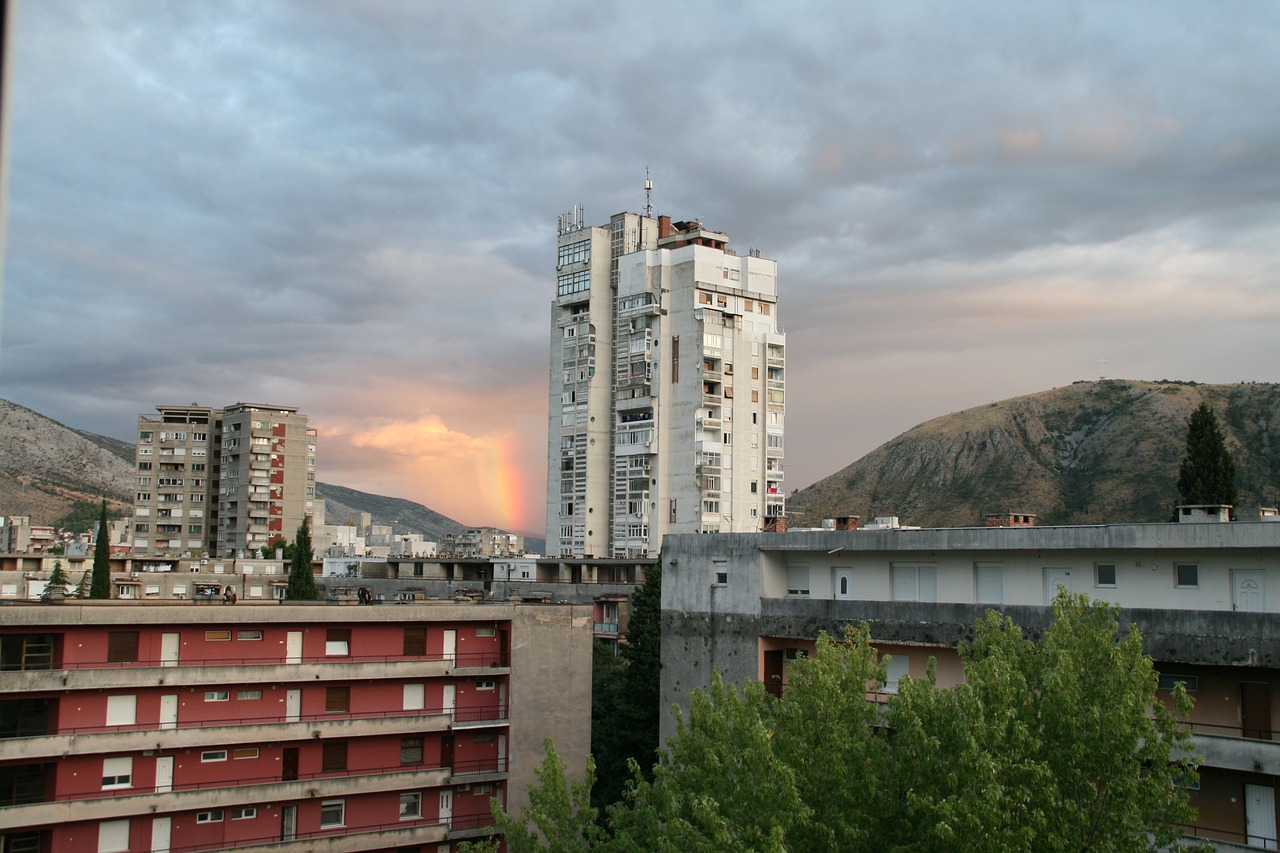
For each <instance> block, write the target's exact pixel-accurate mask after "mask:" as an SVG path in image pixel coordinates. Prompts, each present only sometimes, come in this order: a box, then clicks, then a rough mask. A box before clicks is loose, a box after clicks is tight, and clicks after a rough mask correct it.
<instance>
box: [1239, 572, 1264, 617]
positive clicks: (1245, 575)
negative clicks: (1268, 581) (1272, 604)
mask: <svg viewBox="0 0 1280 853" xmlns="http://www.w3.org/2000/svg"><path fill="white" fill-rule="evenodd" d="M1264 584H1265V581H1264V580H1263V574H1262V572H1260V571H1254V570H1249V571H1244V570H1233V571H1232V572H1231V605H1232V606H1233V607H1234V608H1235V609H1236V610H1243V611H1246V612H1249V613H1265V612H1266V610H1267V589H1266V586H1264Z"/></svg>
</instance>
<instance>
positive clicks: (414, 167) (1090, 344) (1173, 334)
mask: <svg viewBox="0 0 1280 853" xmlns="http://www.w3.org/2000/svg"><path fill="white" fill-rule="evenodd" d="M16 51H17V52H16V68H15V78H14V85H13V112H12V123H13V125H12V128H13V129H12V133H13V136H12V139H11V174H10V178H11V187H10V195H9V241H8V257H7V262H6V270H5V277H6V283H5V291H4V300H5V304H4V312H3V318H4V320H3V322H4V326H3V338H2V339H0V346H2V350H0V396H3V397H5V398H7V399H10V400H13V401H14V402H17V403H20V404H22V405H25V406H29V407H31V408H33V409H36V410H37V411H39V412H41V413H43V414H46V415H48V416H50V417H53V418H55V419H57V420H60V421H62V422H64V423H66V424H68V425H70V426H75V427H79V428H83V429H89V430H93V431H96V432H101V433H105V434H108V435H113V436H116V437H118V438H122V439H126V440H133V438H134V437H135V436H134V432H135V426H136V416H137V414H138V413H139V412H150V411H153V409H154V406H155V405H156V404H159V403H174V404H186V403H190V402H199V403H201V404H206V405H226V404H230V403H234V402H237V401H251V402H272V403H282V404H286V405H294V406H298V407H299V408H301V409H302V410H303V411H304V412H306V413H307V414H308V415H310V417H311V420H312V424H313V425H314V426H316V427H317V428H318V429H319V431H320V453H319V470H320V479H322V480H324V481H326V482H331V483H337V484H341V485H345V486H350V487H353V488H358V489H363V490H367V491H372V492H377V493H380V494H387V495H394V496H399V497H406V498H410V499H413V500H416V501H419V502H421V503H424V504H426V505H427V506H429V507H431V508H432V509H435V510H437V511H439V512H442V513H444V514H446V515H449V516H451V517H453V518H455V519H457V520H459V521H461V522H463V523H466V524H473V525H480V524H494V525H498V526H503V527H507V528H514V529H520V530H526V531H531V532H533V533H535V534H540V533H541V532H542V528H543V525H544V516H543V495H544V482H545V478H546V472H545V465H546V461H545V460H546V450H545V442H546V422H545V418H546V408H547V394H548V389H547V364H548V339H549V316H550V307H549V306H550V301H551V299H552V297H553V295H554V290H555V270H554V265H555V256H556V254H555V226H556V217H557V215H558V214H560V213H562V212H564V211H566V210H568V209H569V208H571V207H572V206H573V205H574V204H582V205H584V206H585V209H586V218H587V220H588V222H591V223H596V224H600V223H604V222H605V221H607V219H608V217H609V215H610V214H613V213H616V212H619V211H623V210H629V211H640V210H642V209H643V207H644V193H643V182H644V178H645V169H646V167H647V168H648V169H649V170H650V174H651V177H652V179H653V182H654V185H655V190H654V196H653V199H654V209H655V212H658V213H666V214H670V215H672V216H673V217H675V218H677V219H686V218H694V217H696V218H700V219H701V220H702V222H703V223H704V224H706V225H707V226H709V227H711V228H714V229H716V230H720V231H726V232H728V234H729V235H730V239H731V245H732V246H734V247H736V248H737V249H738V250H739V251H740V252H744V253H745V252H746V250H747V249H748V248H756V249H759V250H760V251H761V253H762V254H763V255H764V256H765V257H769V258H775V259H776V260H777V261H778V275H779V290H780V307H779V312H778V314H779V319H780V321H781V323H782V325H783V327H784V329H785V331H786V332H787V336H788V352H787V387H788V396H787V448H788V449H787V456H786V466H787V481H786V486H787V488H788V489H792V488H798V487H803V486H806V485H808V484H810V483H811V482H813V481H814V480H816V479H819V478H821V477H823V476H825V475H827V474H830V473H833V472H835V471H836V470H838V469H840V468H841V467H843V466H845V465H846V464H848V463H850V462H852V461H853V460H855V459H856V458H858V457H859V456H861V455H862V454H864V453H866V452H868V451H870V450H871V449H873V448H874V447H876V446H877V445H879V444H881V443H883V442H884V441H887V440H888V439H890V438H892V437H893V436H895V435H897V434H898V433H900V432H902V431H903V430H906V429H908V428H910V427H912V426H914V425H915V424H917V423H920V422H922V421H925V420H928V419H929V418H932V417H935V416H938V415H942V414H946V413H948V412H950V411H956V410H959V409H963V408H968V407H970V406H975V405H980V404H983V403H987V402H990V401H993V400H998V399H1003V398H1006V397H1010V396H1015V395H1018V394H1025V393H1031V392H1035V391H1040V390H1044V389H1047V388H1051V387H1054V386H1059V385H1065V384H1068V383H1071V382H1073V381H1076V380H1081V379H1095V378H1097V377H1098V376H1099V375H1100V373H1103V372H1105V374H1106V375H1107V376H1108V377H1115V378H1130V379H1182V380H1195V381H1199V382H1237V381H1248V380H1256V381H1269V382H1274V381H1278V380H1280V287H1278V286H1277V280H1278V279H1280V272H1278V271H1277V270H1278V269H1280V266H1278V265H1277V252H1278V251H1280V95H1277V83H1278V82H1280V3H1275V2H1256V3H1232V2H1215V3H1207V2H1184V3H1179V2H1168V0H1159V2H1113V0H1107V1H1106V2H1097V3H1072V2H1055V3H1026V2H1007V3H996V2H985V3H977V2H972V3H964V2H942V1H941V0H939V2H932V3H913V2H903V1H902V0H894V2H882V3H867V2H849V0H839V2H830V3H819V2H754V3H753V2H747V3H729V2H722V3H711V2H688V0H685V2H680V3H666V2H652V0H650V2H643V3H613V2H600V0H589V1H588V0H555V2H541V0H521V2H515V0H512V2H429V0H345V2H337V0H294V2H287V0H240V1H239V2H237V0H216V2H215V0H208V1H207V2H199V0H184V2H163V1H162V0H23V2H22V3H21V6H20V8H19V17H18V30H17V40H16ZM1104 358H1105V360H1106V361H1105V366H1104V365H1103V364H1102V363H1101V362H1100V359H1104Z"/></svg>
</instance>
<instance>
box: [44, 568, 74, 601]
mask: <svg viewBox="0 0 1280 853" xmlns="http://www.w3.org/2000/svg"><path fill="white" fill-rule="evenodd" d="M69 583H71V579H70V578H68V577H67V573H66V572H65V571H63V569H62V561H61V560H54V561H53V571H52V572H51V573H50V574H49V582H48V583H46V584H45V586H44V597H45V598H66V596H67V584H69Z"/></svg>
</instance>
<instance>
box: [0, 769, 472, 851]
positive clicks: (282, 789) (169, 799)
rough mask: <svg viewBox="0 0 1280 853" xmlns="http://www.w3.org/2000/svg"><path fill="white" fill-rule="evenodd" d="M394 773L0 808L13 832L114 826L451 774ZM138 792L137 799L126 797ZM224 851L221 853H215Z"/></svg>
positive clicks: (418, 784)
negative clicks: (141, 817)
mask: <svg viewBox="0 0 1280 853" xmlns="http://www.w3.org/2000/svg"><path fill="white" fill-rule="evenodd" d="M387 770H388V771H390V772H372V773H364V772H357V773H353V774H348V773H347V772H342V773H340V774H337V775H332V776H322V775H316V776H312V777H309V778H304V777H299V778H298V779H294V780H290V781H282V780H280V778H279V777H278V776H277V777H273V778H269V779H267V778H260V779H242V780H237V781H235V782H232V783H225V782H199V783H195V784H193V785H192V786H190V787H186V786H183V785H179V784H174V785H173V788H172V790H164V791H157V790H155V789H152V790H149V791H143V790H139V789H136V788H135V789H125V790H124V791H122V790H113V791H103V792H101V796H99V797H96V798H93V797H85V796H84V795H82V794H76V795H75V796H74V797H68V798H67V799H55V800H52V801H50V802H43V803H29V804H24V805H16V806H9V807H0V820H3V822H4V823H6V824H7V825H9V826H51V825H53V824H55V823H70V822H73V821H86V820H112V819H116V818H120V817H124V816H128V815H135V814H154V813H165V812H176V811H189V810H193V809H217V808H233V807H235V806H241V805H252V804H255V803H278V802H288V801H290V800H303V799H312V798H320V797H343V796H350V795H351V794H352V792H353V789H352V779H353V778H356V777H358V778H359V780H360V782H359V787H358V791H359V793H361V794H370V793H376V792H381V791H403V790H409V789H414V788H437V787H440V786H442V785H445V784H447V783H448V781H449V777H450V775H451V772H452V771H451V770H450V768H447V767H432V768H412V769H407V770H406V769H402V768H400V767H396V768H387ZM125 791H133V792H136V793H125ZM211 849H221V847H220V846H219V847H216V848H211Z"/></svg>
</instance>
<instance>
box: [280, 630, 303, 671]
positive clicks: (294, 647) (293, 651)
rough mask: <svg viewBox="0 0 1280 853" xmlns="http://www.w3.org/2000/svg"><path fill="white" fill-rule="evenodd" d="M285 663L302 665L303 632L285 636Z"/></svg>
mask: <svg viewBox="0 0 1280 853" xmlns="http://www.w3.org/2000/svg"><path fill="white" fill-rule="evenodd" d="M284 662H285V663H302V632H301V631H290V632H289V633H288V634H286V635H285V642H284Z"/></svg>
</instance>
